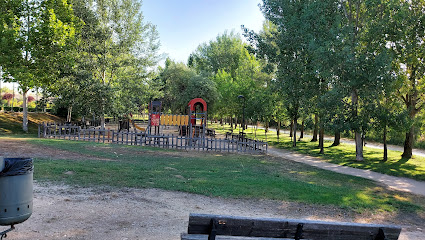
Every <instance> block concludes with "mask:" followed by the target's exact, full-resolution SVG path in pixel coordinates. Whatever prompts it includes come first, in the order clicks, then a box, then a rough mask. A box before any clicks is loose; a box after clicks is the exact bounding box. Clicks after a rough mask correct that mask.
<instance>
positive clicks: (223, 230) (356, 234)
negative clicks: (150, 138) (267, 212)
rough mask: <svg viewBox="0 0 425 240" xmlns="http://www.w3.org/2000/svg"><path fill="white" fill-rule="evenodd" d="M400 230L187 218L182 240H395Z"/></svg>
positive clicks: (305, 222) (198, 216) (201, 216)
mask: <svg viewBox="0 0 425 240" xmlns="http://www.w3.org/2000/svg"><path fill="white" fill-rule="evenodd" d="M400 232H401V228H400V227H398V226H394V225H375V224H360V223H345V222H324V221H312V220H294V219H275V218H246V217H235V216H220V215H207V214H193V213H192V214H190V216H189V226H188V230H187V233H183V234H182V235H181V239H182V240H215V239H217V240H248V239H251V240H272V239H273V240H274V239H295V240H299V239H311V240H316V239H317V240H325V239H326V240H342V239H344V240H363V239H364V240H395V239H398V236H399V235H400Z"/></svg>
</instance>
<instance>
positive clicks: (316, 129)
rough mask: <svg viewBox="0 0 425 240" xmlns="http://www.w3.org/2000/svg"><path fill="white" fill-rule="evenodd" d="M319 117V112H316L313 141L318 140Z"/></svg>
mask: <svg viewBox="0 0 425 240" xmlns="http://www.w3.org/2000/svg"><path fill="white" fill-rule="evenodd" d="M318 124H319V117H318V116H317V114H314V129H313V139H311V141H312V142H317V131H318Z"/></svg>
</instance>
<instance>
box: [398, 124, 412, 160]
mask: <svg viewBox="0 0 425 240" xmlns="http://www.w3.org/2000/svg"><path fill="white" fill-rule="evenodd" d="M414 133H415V127H414V126H411V127H410V129H409V132H408V133H406V139H405V140H404V151H403V154H402V155H401V157H402V158H408V159H409V158H411V157H412V154H413V138H414Z"/></svg>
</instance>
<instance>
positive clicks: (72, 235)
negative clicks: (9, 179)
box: [0, 138, 425, 240]
mask: <svg viewBox="0 0 425 240" xmlns="http://www.w3.org/2000/svg"><path fill="white" fill-rule="evenodd" d="M0 155H4V156H5V157H33V158H37V157H40V158H56V159H57V158H66V159H70V158H71V159H83V158H84V159H87V156H86V155H83V154H77V153H71V152H67V151H60V150H57V149H52V148H48V147H41V148H40V147H39V146H34V145H31V144H29V143H27V142H26V141H25V140H15V139H13V140H11V139H2V138H0ZM70 174H72V173H70ZM191 212H196V213H212V214H222V215H238V216H248V217H274V218H295V219H314V220H327V221H345V222H360V223H380V224H397V225H401V226H402V227H403V231H402V236H401V237H400V239H403V240H405V239H423V236H425V229H424V227H423V226H424V221H423V219H425V216H422V215H415V214H407V213H406V214H404V213H401V214H400V213H398V214H395V213H394V214H393V213H362V214H358V213H355V212H353V211H349V210H346V209H340V208H335V207H332V206H322V205H311V204H300V203H293V202H284V201H273V200H252V199H223V198H215V197H207V196H201V195H196V194H189V193H182V192H173V191H164V190H159V189H131V188H119V189H118V188H112V187H98V188H80V187H75V186H68V185H59V184H52V183H46V182H35V184H34V212H33V215H32V216H31V217H30V218H29V219H28V220H27V221H25V222H24V223H22V224H18V225H16V230H14V231H12V232H10V233H9V234H8V238H7V239H10V240H13V239H46V240H49V239H179V238H180V233H182V232H185V231H187V220H188V216H189V213H191ZM5 229H6V227H4V228H2V229H1V230H5Z"/></svg>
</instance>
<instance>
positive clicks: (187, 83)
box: [159, 59, 218, 114]
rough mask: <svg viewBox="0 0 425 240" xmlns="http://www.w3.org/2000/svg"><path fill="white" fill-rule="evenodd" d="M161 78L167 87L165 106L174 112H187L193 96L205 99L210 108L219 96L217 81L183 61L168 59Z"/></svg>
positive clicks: (165, 89) (165, 90)
mask: <svg viewBox="0 0 425 240" xmlns="http://www.w3.org/2000/svg"><path fill="white" fill-rule="evenodd" d="M159 78H160V80H161V82H162V83H163V86H164V87H165V88H164V106H167V108H168V109H169V110H171V112H173V113H180V114H186V113H187V104H188V103H189V101H190V100H191V99H193V98H202V99H204V100H205V101H206V102H207V104H208V106H209V107H208V108H210V107H213V106H214V103H215V101H216V100H217V98H218V94H217V89H216V85H215V82H214V81H212V80H211V79H209V78H208V77H205V76H202V75H199V74H197V73H196V72H195V70H194V69H190V68H188V67H187V66H186V65H185V64H183V63H175V62H173V61H170V60H169V59H168V60H167V62H166V66H165V68H164V70H163V71H162V72H161V73H160V77H159Z"/></svg>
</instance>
